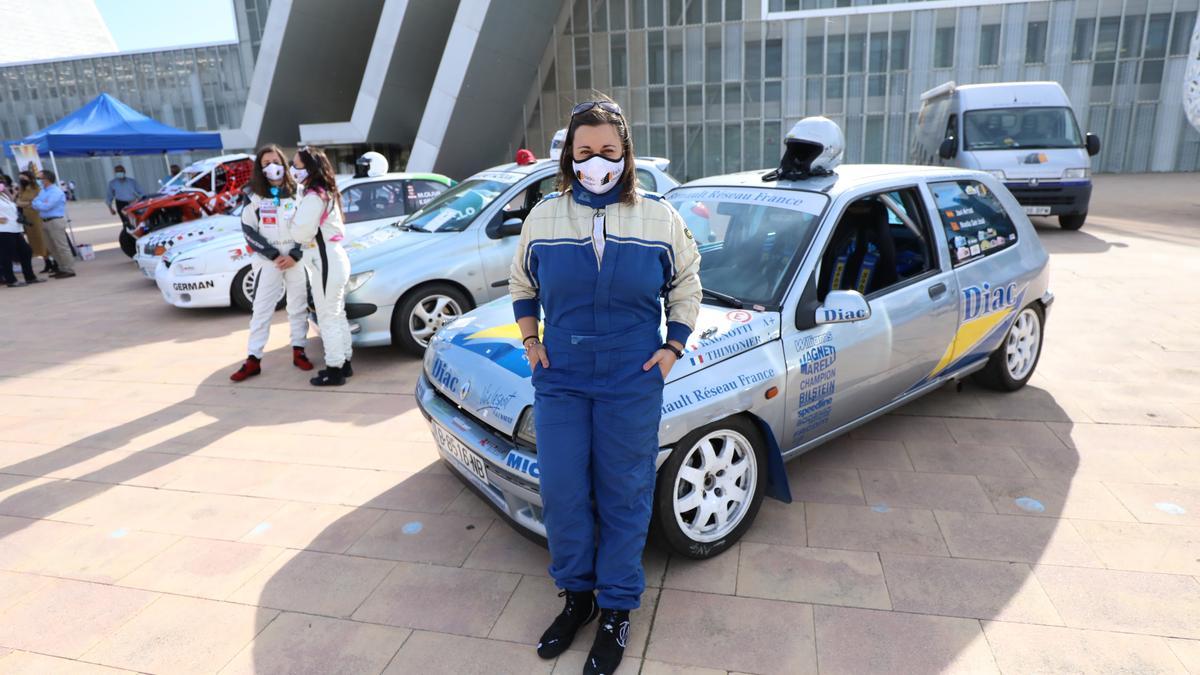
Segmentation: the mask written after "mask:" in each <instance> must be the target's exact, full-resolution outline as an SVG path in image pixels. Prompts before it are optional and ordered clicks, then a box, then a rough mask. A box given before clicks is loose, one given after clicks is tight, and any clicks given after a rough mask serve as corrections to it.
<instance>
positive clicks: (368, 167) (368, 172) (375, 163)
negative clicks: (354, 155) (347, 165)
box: [354, 151, 388, 178]
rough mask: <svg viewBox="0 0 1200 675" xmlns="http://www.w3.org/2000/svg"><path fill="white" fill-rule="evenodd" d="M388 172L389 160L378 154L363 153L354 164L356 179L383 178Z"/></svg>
mask: <svg viewBox="0 0 1200 675" xmlns="http://www.w3.org/2000/svg"><path fill="white" fill-rule="evenodd" d="M387 172H388V161H387V158H386V157H384V156H383V155H381V154H379V153H378V152H374V151H372V152H367V153H363V156H362V157H359V158H358V161H356V162H354V177H355V178H375V177H376V176H382V175H383V174H385V173H387Z"/></svg>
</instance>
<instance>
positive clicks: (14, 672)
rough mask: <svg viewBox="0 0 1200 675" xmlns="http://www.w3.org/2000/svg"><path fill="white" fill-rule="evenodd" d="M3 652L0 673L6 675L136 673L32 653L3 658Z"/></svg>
mask: <svg viewBox="0 0 1200 675" xmlns="http://www.w3.org/2000/svg"><path fill="white" fill-rule="evenodd" d="M3 652H4V650H3V649H0V672H3V673H4V674H5V675H117V674H118V673H132V672H134V671H132V670H123V669H120V668H110V667H108V666H101V665H97V664H94V663H84V662H83V661H75V660H72V659H62V658H58V657H57V656H46V655H45V654H34V653H32V652H11V653H10V654H9V655H8V656H3V655H2V654H3Z"/></svg>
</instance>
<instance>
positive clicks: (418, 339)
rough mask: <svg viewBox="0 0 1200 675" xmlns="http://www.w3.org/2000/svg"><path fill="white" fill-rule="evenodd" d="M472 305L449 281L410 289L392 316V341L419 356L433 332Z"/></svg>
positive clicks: (466, 310) (431, 337)
mask: <svg viewBox="0 0 1200 675" xmlns="http://www.w3.org/2000/svg"><path fill="white" fill-rule="evenodd" d="M471 308H472V305H471V299H470V298H468V297H467V296H466V294H464V293H463V292H462V291H460V290H458V289H457V288H455V287H453V286H451V285H449V284H429V285H427V286H421V287H419V288H417V289H416V290H413V291H410V292H409V293H408V295H406V296H405V297H404V298H402V299H401V301H400V302H399V303H397V305H396V313H395V314H393V315H392V344H394V345H397V346H399V347H400V348H401V349H403V350H404V351H406V352H409V353H410V354H413V355H415V356H421V355H422V354H424V353H425V348H426V347H428V346H429V341H430V340H432V339H433V336H434V334H436V333H437V332H438V331H439V330H441V329H442V327H443V326H445V325H447V324H449V323H451V322H453V321H454V320H455V319H457V318H458V317H460V316H462V315H463V314H464V313H466V312H468V311H470V310H471Z"/></svg>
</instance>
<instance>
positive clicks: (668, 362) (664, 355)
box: [642, 349, 679, 380]
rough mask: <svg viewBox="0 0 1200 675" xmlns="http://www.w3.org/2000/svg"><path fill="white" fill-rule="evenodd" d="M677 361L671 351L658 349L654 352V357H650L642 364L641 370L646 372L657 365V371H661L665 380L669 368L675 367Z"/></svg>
mask: <svg viewBox="0 0 1200 675" xmlns="http://www.w3.org/2000/svg"><path fill="white" fill-rule="evenodd" d="M678 360H679V359H678V358H677V357H676V356H675V354H674V352H672V351H671V350H669V349H660V350H658V351H656V352H654V356H651V357H650V360H649V361H647V362H645V363H643V364H642V370H647V371H648V370H650V369H651V368H653V367H654V366H656V365H657V366H658V369H659V370H660V371H662V377H663V379H664V380H665V379H667V373H670V372H671V368H673V367H674V366H675V362H676V361H678Z"/></svg>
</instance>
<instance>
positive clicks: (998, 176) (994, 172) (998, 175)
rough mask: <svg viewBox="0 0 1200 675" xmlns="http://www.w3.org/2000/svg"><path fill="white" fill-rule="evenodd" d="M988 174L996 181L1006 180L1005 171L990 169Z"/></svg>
mask: <svg viewBox="0 0 1200 675" xmlns="http://www.w3.org/2000/svg"><path fill="white" fill-rule="evenodd" d="M988 173H990V174H992V175H993V176H995V177H996V180H1004V171H1003V170H1001V169H989V170H988Z"/></svg>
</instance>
